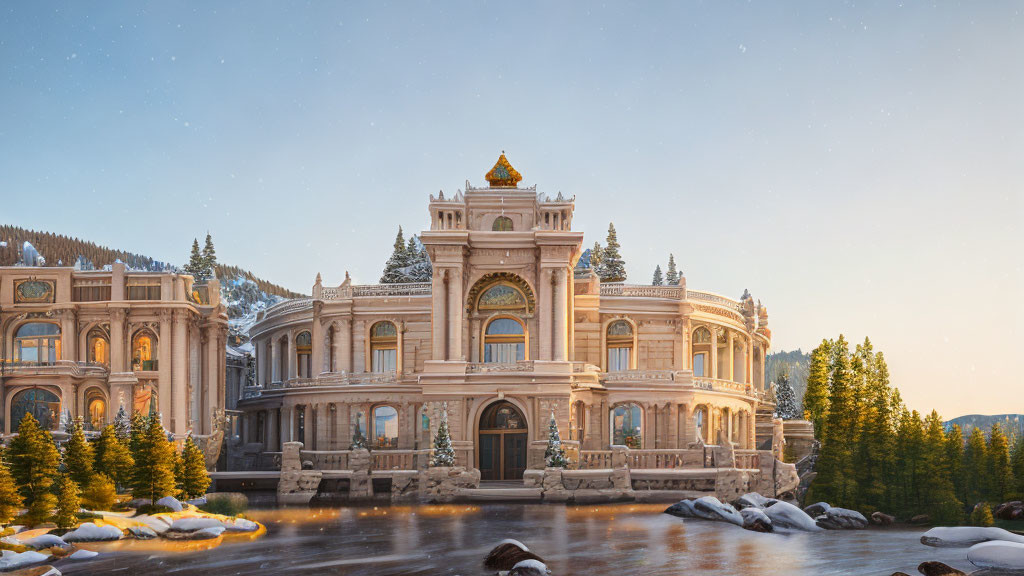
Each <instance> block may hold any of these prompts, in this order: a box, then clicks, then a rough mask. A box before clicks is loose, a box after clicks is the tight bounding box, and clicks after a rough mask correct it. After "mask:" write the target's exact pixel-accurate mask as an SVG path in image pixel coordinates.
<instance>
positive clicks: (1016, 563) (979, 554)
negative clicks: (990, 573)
mask: <svg viewBox="0 0 1024 576" xmlns="http://www.w3.org/2000/svg"><path fill="white" fill-rule="evenodd" d="M967 559H968V560H970V562H971V564H974V565H975V566H977V567H979V568H993V569H996V570H1012V571H1014V572H1015V573H1016V572H1017V571H1022V572H1024V544H1022V543H1020V542H1005V541H1001V540H992V541H989V542H982V543H980V544H975V545H974V546H971V549H970V550H968V551H967Z"/></svg>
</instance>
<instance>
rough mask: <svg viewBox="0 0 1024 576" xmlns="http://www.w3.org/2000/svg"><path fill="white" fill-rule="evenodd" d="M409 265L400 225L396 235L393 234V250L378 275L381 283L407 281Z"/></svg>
mask: <svg viewBox="0 0 1024 576" xmlns="http://www.w3.org/2000/svg"><path fill="white" fill-rule="evenodd" d="M408 267H409V253H408V252H407V249H406V247H405V236H403V234H402V227H401V226H399V227H398V235H397V236H395V245H394V250H392V252H391V257H390V258H388V261H387V263H386V264H384V273H383V274H381V276H380V283H381V284H400V283H402V282H408V281H409V280H408V278H407V277H406V270H407V269H408Z"/></svg>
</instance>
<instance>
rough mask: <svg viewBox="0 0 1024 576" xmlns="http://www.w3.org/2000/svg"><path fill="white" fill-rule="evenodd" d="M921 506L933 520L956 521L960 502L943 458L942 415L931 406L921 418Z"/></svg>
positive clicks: (960, 516) (954, 522)
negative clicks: (922, 437) (928, 411)
mask: <svg viewBox="0 0 1024 576" xmlns="http://www.w3.org/2000/svg"><path fill="white" fill-rule="evenodd" d="M921 483H922V488H921V492H922V500H923V510H925V511H926V513H927V514H928V515H929V516H930V517H931V519H932V521H933V522H935V523H937V524H959V523H960V522H961V521H962V520H963V511H962V510H963V504H961V503H960V501H959V500H957V497H956V491H955V489H954V487H953V482H952V480H951V475H950V468H949V464H948V462H947V460H946V434H945V431H944V429H943V423H942V418H940V417H939V414H938V412H936V411H935V410H932V412H931V414H929V415H928V416H927V417H926V418H925V421H924V462H923V475H922V478H921Z"/></svg>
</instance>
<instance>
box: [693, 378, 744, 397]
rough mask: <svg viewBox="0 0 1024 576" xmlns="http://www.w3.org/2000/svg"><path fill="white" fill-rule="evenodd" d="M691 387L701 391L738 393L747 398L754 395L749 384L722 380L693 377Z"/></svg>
mask: <svg viewBox="0 0 1024 576" xmlns="http://www.w3.org/2000/svg"><path fill="white" fill-rule="evenodd" d="M693 387H694V388H700V389H702V390H714V391H716V392H739V393H740V394H746V395H748V396H751V395H753V393H754V390H753V387H751V385H750V384H745V383H743V382H733V381H731V380H722V379H721V378H705V377H703V376H694V378H693Z"/></svg>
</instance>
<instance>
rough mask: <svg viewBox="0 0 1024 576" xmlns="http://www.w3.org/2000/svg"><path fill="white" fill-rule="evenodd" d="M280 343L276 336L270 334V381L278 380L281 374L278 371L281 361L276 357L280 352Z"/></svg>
mask: <svg viewBox="0 0 1024 576" xmlns="http://www.w3.org/2000/svg"><path fill="white" fill-rule="evenodd" d="M280 348H281V345H280V344H278V342H277V336H271V338H270V381H271V382H280V381H281V375H280V374H279V373H278V372H280V371H281V361H280V360H279V359H278V355H279V354H280V353H281V350H280Z"/></svg>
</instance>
